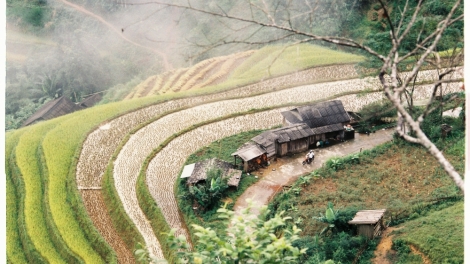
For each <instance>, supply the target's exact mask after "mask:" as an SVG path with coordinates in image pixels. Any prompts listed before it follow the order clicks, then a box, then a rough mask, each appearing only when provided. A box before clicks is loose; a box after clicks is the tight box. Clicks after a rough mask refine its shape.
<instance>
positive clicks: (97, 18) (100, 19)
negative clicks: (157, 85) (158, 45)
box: [60, 0, 172, 71]
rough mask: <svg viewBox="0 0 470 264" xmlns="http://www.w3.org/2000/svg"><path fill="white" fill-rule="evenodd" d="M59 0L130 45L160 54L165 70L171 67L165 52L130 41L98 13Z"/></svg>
mask: <svg viewBox="0 0 470 264" xmlns="http://www.w3.org/2000/svg"><path fill="white" fill-rule="evenodd" d="M60 1H61V2H62V3H64V4H65V5H68V6H70V7H72V8H73V9H75V10H77V11H79V12H81V13H84V14H86V15H88V16H91V17H93V18H94V19H96V20H98V21H100V22H101V23H103V24H104V25H105V26H106V27H108V28H110V29H111V30H112V31H113V32H114V33H116V34H118V36H119V37H121V38H122V39H123V40H125V41H127V42H129V43H131V44H132V45H134V46H138V47H141V48H144V49H146V50H149V51H151V52H153V53H156V54H158V55H160V57H161V58H162V60H163V65H164V66H165V71H169V70H171V69H172V67H171V65H170V63H169V62H168V58H167V56H166V54H165V53H162V52H160V51H158V50H156V49H152V48H150V47H147V46H144V45H142V44H139V43H137V42H134V41H132V40H131V39H129V38H128V37H126V36H125V35H124V34H123V32H122V31H121V30H119V29H117V28H115V27H114V26H113V25H112V24H111V23H109V22H108V21H106V20H105V19H104V18H103V17H101V16H99V15H97V14H95V13H93V12H91V11H88V10H87V9H85V8H84V7H82V6H79V5H76V4H73V3H70V2H68V1H66V0H60Z"/></svg>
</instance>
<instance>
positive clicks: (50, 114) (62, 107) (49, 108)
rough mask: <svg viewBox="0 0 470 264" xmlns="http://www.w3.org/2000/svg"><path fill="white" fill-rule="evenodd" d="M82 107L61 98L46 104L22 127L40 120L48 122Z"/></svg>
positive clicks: (65, 98)
mask: <svg viewBox="0 0 470 264" xmlns="http://www.w3.org/2000/svg"><path fill="white" fill-rule="evenodd" d="M80 109H83V108H82V107H80V106H78V105H76V104H74V103H73V102H72V101H70V99H68V98H67V97H64V96H61V97H59V98H57V99H55V100H52V101H49V102H47V103H46V104H45V105H43V106H42V107H41V108H40V109H39V110H38V111H36V113H34V114H33V115H32V116H31V117H29V118H28V119H27V120H26V121H24V122H23V125H22V126H28V125H31V124H33V123H35V122H38V121H42V120H49V119H52V118H55V117H59V116H62V115H66V114H70V113H72V112H75V111H77V110H80Z"/></svg>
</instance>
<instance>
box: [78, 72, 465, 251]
mask: <svg viewBox="0 0 470 264" xmlns="http://www.w3.org/2000/svg"><path fill="white" fill-rule="evenodd" d="M377 85H378V83H377V82H376V81H375V80H373V79H363V80H348V81H338V82H333V83H326V84H317V85H308V86H302V87H297V88H291V89H285V90H281V91H277V92H271V93H266V94H263V95H259V96H253V97H250V98H244V99H234V100H224V101H219V102H213V103H207V104H203V105H199V106H196V107H193V108H190V109H185V110H181V111H178V112H175V113H172V114H168V115H166V116H163V117H161V118H159V119H157V120H156V121H155V122H152V123H150V124H148V125H147V126H145V127H143V128H142V129H140V130H139V131H137V132H136V133H135V134H134V135H133V136H132V137H131V138H130V139H129V141H128V142H127V143H126V144H125V145H124V147H123V148H122V150H121V151H120V153H119V156H118V158H117V159H116V161H115V162H114V166H115V167H114V168H115V172H114V177H115V179H116V188H117V190H118V192H119V193H120V197H121V199H122V200H123V204H124V205H125V207H126V208H127V209H126V211H128V212H131V211H132V213H130V215H132V216H131V218H133V219H134V221H135V223H136V225H137V226H139V224H140V225H142V226H141V227H140V228H139V229H140V230H141V232H145V234H143V235H144V237H145V236H149V237H150V238H147V240H148V241H153V242H152V243H153V245H154V246H153V249H152V252H154V254H157V255H160V256H161V252H160V251H159V249H158V246H157V244H156V243H155V242H154V241H156V238H155V236H154V234H153V232H152V230H151V228H150V226H149V225H148V223H147V221H146V219H145V215H144V214H143V213H142V212H141V211H140V210H138V209H136V208H138V202H137V198H136V194H135V181H136V179H137V176H138V174H139V171H140V168H141V164H142V162H143V161H144V160H145V159H146V157H147V156H148V155H149V154H150V153H151V152H152V150H153V149H155V148H156V147H158V146H159V145H160V144H161V143H162V142H163V141H164V140H165V139H166V138H168V137H170V136H171V135H173V134H174V133H177V132H179V131H181V130H183V129H185V128H187V127H190V126H191V125H193V124H197V123H200V122H204V121H207V120H210V119H214V118H217V117H220V116H224V115H229V114H231V113H237V112H242V111H245V110H248V109H251V108H263V107H269V106H273V105H281V104H287V103H291V104H292V103H293V102H295V103H302V102H308V101H314V100H321V99H325V98H328V97H330V96H334V95H335V94H340V93H344V92H346V91H358V90H361V89H373V88H375V87H377ZM268 86H269V85H265V86H263V87H265V90H269V88H267V89H266V87H268ZM347 87H349V89H347ZM250 88H252V87H245V88H241V89H237V91H231V92H227V93H224V94H223V95H218V96H209V97H204V96H203V97H200V98H196V99H199V100H201V101H202V102H204V101H210V100H217V97H218V99H219V100H221V99H222V98H224V97H228V96H230V95H231V93H232V95H233V93H235V94H237V95H240V92H241V91H245V92H246V93H248V94H249V91H250V90H251V89H250ZM430 88H431V87H430V86H428V87H424V86H423V87H422V88H420V89H418V91H420V92H417V93H419V97H424V96H426V92H428V93H429V89H430ZM454 89H458V86H455V88H454ZM417 95H418V94H417ZM381 98H382V94H381V93H373V94H368V95H364V96H361V97H358V96H357V95H348V96H345V97H343V98H342V100H343V102H344V105H345V107H346V109H348V110H352V111H357V110H358V109H359V108H360V107H362V106H363V105H364V104H367V103H370V102H372V101H376V100H379V99H381ZM191 100H194V99H181V100H176V101H172V102H168V103H163V104H160V105H157V106H153V107H149V108H148V109H146V110H149V111H150V109H153V108H155V109H157V108H162V109H160V110H159V111H160V113H164V112H165V110H166V111H167V112H168V111H172V110H174V109H182V108H184V106H185V105H187V103H189V102H188V101H191ZM201 101H195V102H192V103H193V105H195V104H198V103H200V102H201ZM166 104H169V105H173V108H172V107H169V106H167V107H169V108H164V106H165V105H166ZM163 109H164V110H163ZM141 111H144V110H141ZM154 111H155V110H154ZM157 111H158V110H157ZM273 111H274V112H276V111H275V110H273ZM278 111H279V110H278ZM150 112H151V111H150ZM276 113H277V116H278V118H280V114H279V113H278V112H276ZM133 114H135V115H138V113H137V112H136V113H133ZM144 115H145V114H144ZM253 116H254V115H253ZM127 118H129V121H130V120H135V119H139V120H142V118H136V117H135V116H133V117H131V116H127V115H126V116H123V117H121V118H119V119H116V120H114V121H112V122H119V123H121V124H126V123H127V122H126V121H124V120H126V119H127ZM118 120H119V121H118ZM265 120H272V119H270V118H265ZM281 121H282V120H277V121H276V122H272V121H271V122H270V123H269V125H267V127H270V126H273V125H277V124H280V123H281ZM112 122H110V123H109V124H106V125H105V127H104V128H102V129H99V130H97V131H95V132H94V133H92V134H91V135H93V134H95V133H96V134H100V133H101V132H102V133H106V132H104V131H108V130H110V129H111V128H112V127H115V128H117V127H118V126H115V125H112ZM256 122H257V123H259V124H265V123H263V122H260V121H259V120H258V121H256ZM247 124H253V123H251V122H247ZM213 126H216V125H215V124H214V125H213ZM129 127H132V126H129ZM204 127H211V125H207V126H204ZM225 127H227V128H228V129H229V130H230V129H232V128H231V127H233V126H230V125H227V126H225ZM235 127H236V126H235ZM240 127H244V126H243V125H240ZM250 127H251V129H253V126H250V125H248V126H247V129H248V128H250ZM263 128H266V127H263ZM203 130H204V129H203ZM219 130H220V132H219V133H220V135H221V137H223V136H224V135H225V133H228V132H227V131H224V129H222V128H219V129H218V130H217V131H219ZM157 131H158V133H157ZM194 131H199V129H196V130H194ZM191 133H196V132H193V131H191ZM124 134H125V133H122V135H121V138H122V137H123V135H124ZM209 134H210V135H217V133H209ZM91 135H90V136H91ZM204 135H207V134H204ZM183 137H184V135H183V136H182V137H178V138H177V139H176V140H179V138H183ZM195 138H197V139H198V141H200V140H201V139H202V138H204V136H202V135H198V136H196V137H195ZM210 138H211V137H210ZM113 141H114V140H113ZM117 141H119V140H117ZM212 141H213V140H212ZM175 142H176V141H175ZM184 142H186V143H184V144H181V145H180V146H183V148H182V149H183V150H184V149H186V148H191V149H192V148H193V147H192V145H191V144H190V143H189V141H184ZM170 144H173V141H172V142H171V143H170ZM192 144H194V148H195V149H197V148H199V147H201V146H203V145H204V144H207V143H206V142H205V141H201V142H200V143H198V142H192ZM200 144H202V145H200ZM85 145H88V144H85ZM89 145H90V146H93V145H96V144H95V143H90V144H89ZM169 146H170V145H169ZM169 146H167V147H166V148H164V150H162V152H163V151H167V149H168V147H169ZM90 149H91V148H90ZM84 150H85V147H84ZM100 151H101V150H100ZM109 153H112V151H110V152H109ZM184 153H186V154H187V155H189V154H190V153H191V150H187V151H185V152H184ZM184 153H183V154H181V153H180V152H175V150H174V149H173V150H171V152H170V153H166V154H167V155H161V154H160V153H159V154H157V157H161V156H165V157H172V160H164V161H160V162H157V160H158V158H157V157H156V158H155V159H154V160H152V162H151V164H150V165H149V169H148V175H149V176H148V178H147V180H148V182H147V184H148V185H149V190H150V192H151V194H152V196H153V197H154V199H155V200H156V201H157V204H158V205H159V207H160V208H162V210H163V212H164V216H165V219H166V220H167V222H168V223H169V225H170V227H172V228H177V229H178V230H179V232H180V234H184V235H186V236H187V234H186V231H185V229H184V228H182V222H181V219H180V218H179V215H178V211H177V207H176V202H175V200H174V197H173V184H174V180H175V179H176V176H177V175H176V174H177V172H178V171H179V170H180V168H181V165H182V162H184V160H185V158H181V157H184ZM82 155H83V154H82ZM85 156H87V155H85ZM173 159H177V160H173ZM108 160H109V158H108ZM108 160H106V161H105V162H103V164H104V165H103V168H104V166H105V164H106V162H107V161H108ZM81 161H82V159H80V162H81ZM94 162H96V160H94ZM153 164H159V165H158V166H156V167H159V166H162V168H165V169H158V170H156V169H155V167H154V166H155V165H153ZM164 164H167V165H164ZM168 164H171V167H173V165H174V164H176V166H174V168H173V170H174V171H172V170H171V169H170V168H168ZM163 172H164V173H163ZM170 172H171V173H170ZM162 173H163V174H165V177H161V175H162ZM96 175H98V173H95V176H96ZM154 175H160V176H154ZM98 176H99V175H98ZM168 177H170V178H168ZM77 179H78V173H77ZM90 182H92V181H90ZM96 182H97V183H99V180H98V181H96ZM161 184H164V185H161ZM80 186H82V185H80ZM142 230H143V231H142Z"/></svg>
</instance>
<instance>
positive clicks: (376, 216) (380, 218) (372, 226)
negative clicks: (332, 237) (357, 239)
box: [348, 209, 386, 239]
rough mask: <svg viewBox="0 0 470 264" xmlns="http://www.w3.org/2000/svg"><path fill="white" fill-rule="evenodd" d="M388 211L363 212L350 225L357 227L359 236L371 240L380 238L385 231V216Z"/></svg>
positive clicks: (358, 213)
mask: <svg viewBox="0 0 470 264" xmlns="http://www.w3.org/2000/svg"><path fill="white" fill-rule="evenodd" d="M385 211H386V209H378V210H361V211H358V212H357V213H356V215H355V216H354V218H353V219H352V220H351V221H349V222H348V223H349V224H351V225H356V226H357V233H358V235H363V236H365V237H367V238H369V239H373V238H374V237H376V236H380V235H381V234H382V231H383V230H384V229H385V225H384V214H385Z"/></svg>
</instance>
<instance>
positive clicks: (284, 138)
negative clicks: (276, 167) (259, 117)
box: [251, 123, 315, 159]
mask: <svg viewBox="0 0 470 264" xmlns="http://www.w3.org/2000/svg"><path fill="white" fill-rule="evenodd" d="M251 140H252V141H254V142H256V143H257V144H258V145H260V146H261V147H262V148H263V149H265V150H266V153H267V157H268V159H270V158H272V157H273V156H277V157H282V156H285V155H287V154H293V153H299V152H303V151H306V150H308V149H309V146H310V145H311V144H313V143H314V140H315V133H314V132H313V131H312V129H310V127H308V126H307V125H306V124H303V123H302V124H294V125H290V126H286V127H281V128H277V129H272V130H269V131H266V132H263V133H262V134H260V135H258V136H256V137H254V138H252V139H251Z"/></svg>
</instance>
